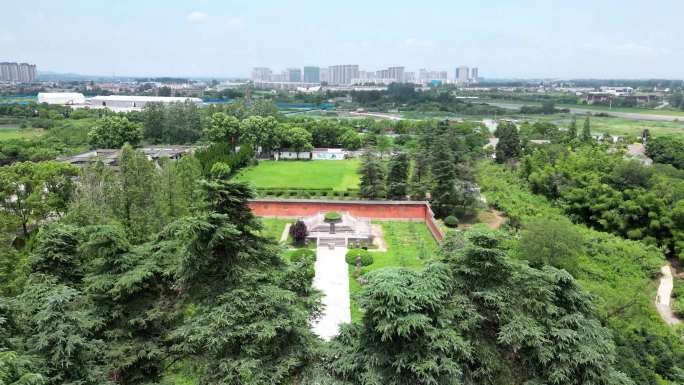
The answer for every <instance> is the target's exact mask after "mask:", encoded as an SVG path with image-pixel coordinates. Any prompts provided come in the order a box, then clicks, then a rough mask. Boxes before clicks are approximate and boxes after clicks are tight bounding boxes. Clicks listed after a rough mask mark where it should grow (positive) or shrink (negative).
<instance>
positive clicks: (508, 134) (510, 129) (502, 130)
mask: <svg viewBox="0 0 684 385" xmlns="http://www.w3.org/2000/svg"><path fill="white" fill-rule="evenodd" d="M494 136H496V137H497V138H499V143H497V145H496V161H497V162H498V163H506V162H507V161H509V160H515V159H518V158H519V157H520V154H521V153H522V148H521V145H520V137H519V135H518V128H517V127H516V126H515V123H512V122H506V121H502V122H499V124H498V125H497V127H496V131H494Z"/></svg>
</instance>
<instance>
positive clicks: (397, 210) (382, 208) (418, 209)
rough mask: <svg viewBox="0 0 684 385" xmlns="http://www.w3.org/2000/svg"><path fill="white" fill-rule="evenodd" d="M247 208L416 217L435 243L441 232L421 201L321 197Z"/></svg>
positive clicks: (265, 212)
mask: <svg viewBox="0 0 684 385" xmlns="http://www.w3.org/2000/svg"><path fill="white" fill-rule="evenodd" d="M249 207H250V209H252V212H253V213H254V214H255V215H258V216H261V217H290V218H299V217H305V216H309V215H314V214H316V213H319V212H322V211H323V212H325V211H346V212H348V213H350V214H351V215H354V216H358V217H367V218H371V219H395V220H416V221H422V222H425V225H426V226H427V228H428V229H429V230H430V233H432V236H433V237H435V239H436V240H437V241H438V242H441V241H442V240H443V239H444V234H443V233H442V231H441V229H440V228H439V226H438V225H437V223H436V222H435V217H434V214H433V213H432V209H430V205H429V204H428V203H427V202H422V201H336V200H321V199H254V200H251V201H249Z"/></svg>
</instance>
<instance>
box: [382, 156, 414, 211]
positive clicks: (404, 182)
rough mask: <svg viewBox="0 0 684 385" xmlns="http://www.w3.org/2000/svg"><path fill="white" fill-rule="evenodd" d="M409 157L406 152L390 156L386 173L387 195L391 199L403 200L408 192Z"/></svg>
mask: <svg viewBox="0 0 684 385" xmlns="http://www.w3.org/2000/svg"><path fill="white" fill-rule="evenodd" d="M408 172H409V158H408V155H406V153H398V154H395V155H394V156H392V159H391V160H390V163H389V173H388V174H387V197H388V198H389V199H393V200H404V199H406V195H407V194H408Z"/></svg>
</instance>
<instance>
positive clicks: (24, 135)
mask: <svg viewBox="0 0 684 385" xmlns="http://www.w3.org/2000/svg"><path fill="white" fill-rule="evenodd" d="M42 134H43V130H42V129H40V128H20V127H18V126H13V125H8V126H5V125H0V141H3V140H10V139H28V138H35V137H38V136H41V135H42Z"/></svg>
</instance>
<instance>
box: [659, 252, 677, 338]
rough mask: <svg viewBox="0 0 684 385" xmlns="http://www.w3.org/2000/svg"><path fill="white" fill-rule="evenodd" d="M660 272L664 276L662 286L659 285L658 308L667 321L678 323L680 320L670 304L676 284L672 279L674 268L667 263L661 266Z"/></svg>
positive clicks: (661, 280)
mask: <svg viewBox="0 0 684 385" xmlns="http://www.w3.org/2000/svg"><path fill="white" fill-rule="evenodd" d="M660 273H661V274H662V276H661V277H660V286H658V295H657V296H656V308H657V309H658V313H660V317H662V319H663V321H665V323H667V324H668V325H676V324H678V323H679V322H680V321H679V319H678V318H677V317H676V316H675V315H674V313H673V312H672V307H671V304H670V302H671V300H670V299H671V297H672V289H673V284H674V283H673V280H672V268H671V267H670V265H665V266H663V267H661V268H660Z"/></svg>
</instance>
